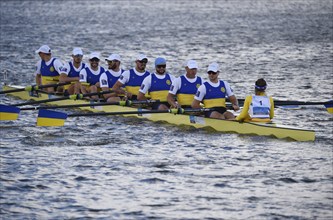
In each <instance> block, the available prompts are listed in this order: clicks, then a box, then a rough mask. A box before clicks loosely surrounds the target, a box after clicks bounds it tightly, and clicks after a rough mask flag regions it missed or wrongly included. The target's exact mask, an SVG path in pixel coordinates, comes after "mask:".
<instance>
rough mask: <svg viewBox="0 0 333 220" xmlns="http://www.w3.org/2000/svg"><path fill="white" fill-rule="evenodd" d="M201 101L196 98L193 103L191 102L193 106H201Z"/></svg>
mask: <svg viewBox="0 0 333 220" xmlns="http://www.w3.org/2000/svg"><path fill="white" fill-rule="evenodd" d="M200 103H201V102H200V101H198V100H196V99H194V100H193V102H192V104H191V107H192V108H201V106H200Z"/></svg>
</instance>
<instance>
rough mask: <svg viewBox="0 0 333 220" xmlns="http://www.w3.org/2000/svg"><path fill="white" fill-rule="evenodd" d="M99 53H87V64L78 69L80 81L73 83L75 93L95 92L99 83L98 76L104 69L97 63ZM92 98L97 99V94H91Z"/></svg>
mask: <svg viewBox="0 0 333 220" xmlns="http://www.w3.org/2000/svg"><path fill="white" fill-rule="evenodd" d="M99 56H100V55H99V53H97V52H92V53H91V54H90V55H89V64H90V65H87V66H86V67H85V68H84V69H82V70H81V71H80V82H79V83H77V84H75V93H76V94H79V93H82V94H86V93H95V92H97V90H98V88H99V87H100V85H99V78H100V76H101V74H102V73H103V72H105V69H104V68H103V67H101V66H100V65H99V61H100V58H99ZM92 99H94V100H98V97H97V96H93V97H92Z"/></svg>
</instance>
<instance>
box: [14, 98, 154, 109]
mask: <svg viewBox="0 0 333 220" xmlns="http://www.w3.org/2000/svg"><path fill="white" fill-rule="evenodd" d="M157 102H159V100H143V101H138V100H133V101H131V100H126V101H119V102H97V103H85V104H77V105H59V106H35V107H26V108H20V110H21V111H24V110H39V109H55V108H79V107H93V106H106V105H120V106H132V105H139V104H152V103H157Z"/></svg>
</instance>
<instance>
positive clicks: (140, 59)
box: [135, 54, 148, 72]
mask: <svg viewBox="0 0 333 220" xmlns="http://www.w3.org/2000/svg"><path fill="white" fill-rule="evenodd" d="M135 63H136V67H135V68H136V70H137V71H139V72H144V71H146V65H147V63H148V58H147V56H146V55H144V54H138V56H137V57H136V60H135Z"/></svg>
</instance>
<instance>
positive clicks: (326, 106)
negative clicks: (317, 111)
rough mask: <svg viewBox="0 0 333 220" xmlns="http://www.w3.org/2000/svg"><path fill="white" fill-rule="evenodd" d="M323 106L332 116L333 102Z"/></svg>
mask: <svg viewBox="0 0 333 220" xmlns="http://www.w3.org/2000/svg"><path fill="white" fill-rule="evenodd" d="M324 106H325V108H326V109H327V111H328V112H329V113H331V114H333V100H331V101H329V102H327V103H326V104H325V105H324Z"/></svg>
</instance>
